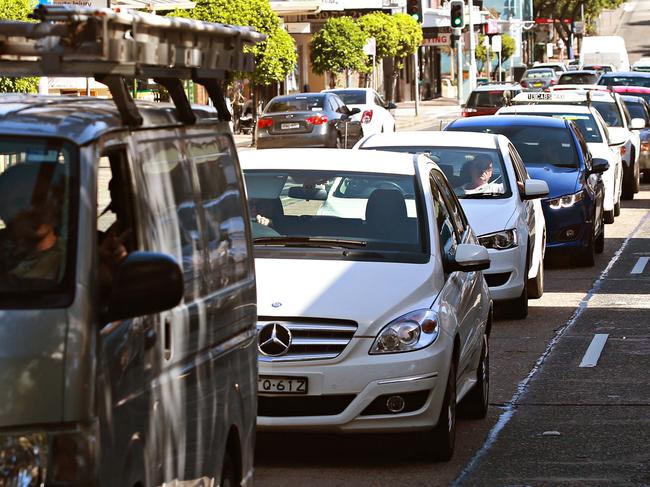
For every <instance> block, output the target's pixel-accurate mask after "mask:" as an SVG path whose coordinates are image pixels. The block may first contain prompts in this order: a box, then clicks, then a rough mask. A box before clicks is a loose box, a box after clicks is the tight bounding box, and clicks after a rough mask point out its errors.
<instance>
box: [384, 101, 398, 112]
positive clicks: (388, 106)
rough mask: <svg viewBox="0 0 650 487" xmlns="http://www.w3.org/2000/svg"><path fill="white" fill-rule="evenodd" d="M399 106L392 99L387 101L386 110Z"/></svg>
mask: <svg viewBox="0 0 650 487" xmlns="http://www.w3.org/2000/svg"><path fill="white" fill-rule="evenodd" d="M396 108H397V105H395V103H393V102H392V101H389V102H388V103H386V110H395V109H396Z"/></svg>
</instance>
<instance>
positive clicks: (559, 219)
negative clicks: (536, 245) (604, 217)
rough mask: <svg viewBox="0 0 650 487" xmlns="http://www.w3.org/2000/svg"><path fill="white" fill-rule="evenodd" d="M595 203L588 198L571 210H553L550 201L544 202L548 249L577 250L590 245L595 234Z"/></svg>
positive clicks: (570, 208)
mask: <svg viewBox="0 0 650 487" xmlns="http://www.w3.org/2000/svg"><path fill="white" fill-rule="evenodd" d="M593 205H594V204H593V201H592V200H590V199H589V198H588V197H587V198H585V199H583V200H582V201H580V202H578V203H576V204H575V205H573V206H571V207H569V208H560V209H552V208H551V207H550V206H549V204H548V200H544V201H542V210H543V211H544V218H545V219H546V249H547V250H560V249H575V250H576V251H579V250H581V249H583V248H586V247H587V246H588V245H589V242H590V238H591V234H592V233H593V231H594V230H593V226H594V221H593V215H594V208H593Z"/></svg>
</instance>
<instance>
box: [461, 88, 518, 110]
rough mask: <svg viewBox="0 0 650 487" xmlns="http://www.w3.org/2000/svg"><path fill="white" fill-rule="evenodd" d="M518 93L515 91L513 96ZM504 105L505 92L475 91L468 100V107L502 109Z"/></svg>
mask: <svg viewBox="0 0 650 487" xmlns="http://www.w3.org/2000/svg"><path fill="white" fill-rule="evenodd" d="M517 93H518V92H515V91H513V92H512V96H514V95H516V94H517ZM503 104H504V99H503V90H494V91H474V92H472V94H471V95H470V96H469V99H468V100H467V106H468V107H502V106H503Z"/></svg>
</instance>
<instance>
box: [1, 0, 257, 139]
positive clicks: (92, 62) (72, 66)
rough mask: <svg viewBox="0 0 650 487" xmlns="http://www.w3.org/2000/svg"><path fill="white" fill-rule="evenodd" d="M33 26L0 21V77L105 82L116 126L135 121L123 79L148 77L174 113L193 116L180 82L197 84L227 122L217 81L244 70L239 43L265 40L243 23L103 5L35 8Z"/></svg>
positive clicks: (246, 63) (248, 62) (249, 65)
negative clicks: (166, 93)
mask: <svg viewBox="0 0 650 487" xmlns="http://www.w3.org/2000/svg"><path fill="white" fill-rule="evenodd" d="M31 16H32V17H33V18H35V19H37V20H40V22H38V23H30V22H20V21H0V76H10V77H21V76H83V77H90V76H93V77H95V78H96V79H97V80H98V81H100V82H102V83H104V84H106V85H107V86H108V87H109V89H110V91H111V94H112V96H113V99H114V100H115V103H116V105H117V108H118V110H119V112H120V115H121V117H122V121H123V123H125V124H126V125H130V126H138V125H141V124H142V117H141V116H140V115H139V113H138V110H137V107H136V105H135V102H134V101H133V98H132V97H131V94H130V93H129V91H128V89H127V87H126V83H125V78H135V77H138V78H153V79H154V80H155V81H156V82H157V83H160V84H161V85H163V86H164V87H165V88H167V90H168V91H169V94H170V96H171V98H172V100H173V102H174V104H175V105H176V110H177V113H178V116H179V118H180V119H181V120H182V121H183V122H185V123H193V122H194V121H195V120H196V117H195V115H194V113H193V111H192V109H191V106H190V103H189V101H188V100H187V97H186V95H185V92H184V90H183V86H182V82H181V80H183V79H192V80H193V81H194V82H196V83H199V84H202V85H204V86H205V88H206V91H207V92H208V95H209V97H210V99H211V100H212V102H213V103H214V105H215V108H216V109H217V113H218V116H219V119H220V120H225V121H229V120H230V113H229V112H228V109H227V107H226V102H225V98H224V94H223V91H222V89H221V85H220V83H219V81H220V80H223V79H224V78H225V77H226V75H227V74H228V73H231V72H235V71H252V70H253V56H252V54H251V53H250V52H247V50H245V49H244V48H245V47H247V46H252V45H254V44H255V43H258V42H261V41H263V40H265V39H266V36H264V35H263V34H260V33H258V32H256V31H255V30H254V29H252V28H250V27H240V26H233V25H225V24H217V23H210V22H201V21H197V20H190V19H181V18H173V17H160V16H157V15H152V14H147V13H142V12H135V11H127V12H120V11H114V10H111V9H102V8H86V7H71V6H58V5H57V6H45V5H40V6H39V7H38V8H36V9H35V10H34V13H33V14H32V15H31Z"/></svg>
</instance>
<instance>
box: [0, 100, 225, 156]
mask: <svg viewBox="0 0 650 487" xmlns="http://www.w3.org/2000/svg"><path fill="white" fill-rule="evenodd" d="M136 104H137V107H138V112H139V114H140V115H141V116H142V119H143V123H142V126H141V127H138V128H139V129H148V128H156V127H168V126H170V125H183V122H182V121H181V120H180V119H179V118H178V116H177V114H176V108H175V107H174V105H173V104H171V103H154V102H148V101H136ZM192 109H193V111H194V114H195V115H196V116H197V123H201V121H207V120H209V121H210V122H212V123H214V122H216V121H217V112H216V111H215V110H214V109H213V108H212V107H208V106H203V105H193V106H192ZM39 120H42V121H43V123H39V122H38V121H39ZM125 128H126V126H125V125H124V124H123V122H122V119H121V118H120V113H119V111H118V109H117V106H116V104H115V102H114V101H113V100H111V99H103V98H96V97H85V96H84V97H80V96H64V95H61V96H47V95H24V94H6V95H0V134H1V135H16V136H31V137H57V138H64V139H68V140H70V141H72V142H74V143H76V144H78V145H84V144H87V143H89V142H91V141H93V140H95V139H97V138H98V137H99V136H101V135H102V134H104V133H106V132H110V131H113V130H118V129H125Z"/></svg>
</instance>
